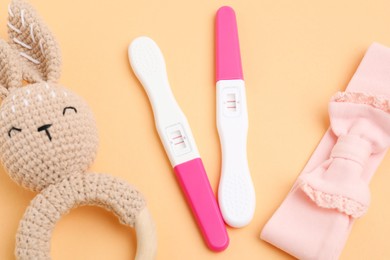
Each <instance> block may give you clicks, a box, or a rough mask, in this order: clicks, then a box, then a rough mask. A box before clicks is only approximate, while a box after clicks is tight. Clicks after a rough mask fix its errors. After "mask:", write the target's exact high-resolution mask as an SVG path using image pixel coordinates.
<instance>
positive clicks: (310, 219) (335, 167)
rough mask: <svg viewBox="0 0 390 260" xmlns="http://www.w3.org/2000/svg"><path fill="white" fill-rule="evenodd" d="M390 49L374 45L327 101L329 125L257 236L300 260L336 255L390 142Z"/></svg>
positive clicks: (367, 195)
mask: <svg viewBox="0 0 390 260" xmlns="http://www.w3.org/2000/svg"><path fill="white" fill-rule="evenodd" d="M389 98H390V49H389V48H386V47H384V46H382V45H379V44H376V43H374V44H372V45H371V47H370V48H369V49H368V51H367V53H366V55H365V57H364V58H363V60H362V62H361V64H360V66H359V68H358V70H357V72H356V73H355V75H354V76H353V78H352V80H351V82H350V83H349V85H348V87H347V90H346V92H339V93H337V94H336V95H335V96H334V97H333V98H332V99H331V101H330V104H329V117H330V124H331V126H330V129H329V130H328V131H327V132H326V133H325V135H324V137H323V138H322V140H321V142H320V144H319V145H318V147H317V149H316V150H315V152H314V153H313V155H312V157H311V158H310V160H309V162H308V163H307V165H306V167H305V168H304V170H303V171H302V173H301V175H300V176H299V178H298V180H297V181H296V182H295V184H294V186H293V188H292V190H291V191H290V193H289V194H288V196H287V198H286V199H285V200H284V202H283V203H282V205H281V206H280V207H279V208H278V209H277V211H276V212H275V213H274V215H273V216H272V218H271V219H270V220H269V221H268V223H267V224H266V225H265V227H264V229H263V231H262V234H261V238H262V239H264V240H265V241H267V242H269V243H271V244H273V245H275V246H276V247H278V248H280V249H282V250H284V251H286V252H287V253H289V254H291V255H293V256H295V257H297V258H299V259H327V260H328V259H337V258H338V257H339V256H340V254H341V251H342V249H343V247H344V244H345V242H346V240H347V238H348V234H349V232H350V230H351V227H352V224H353V222H354V221H355V219H356V218H359V217H361V216H363V215H364V214H365V213H366V211H367V208H368V206H369V203H370V190H369V187H368V184H369V181H370V179H371V177H372V176H373V174H374V172H375V170H376V169H377V167H378V165H379V163H380V162H381V160H382V158H383V157H384V155H385V153H386V151H387V148H388V147H389V146H390V101H389Z"/></svg>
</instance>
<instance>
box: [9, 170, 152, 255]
mask: <svg viewBox="0 0 390 260" xmlns="http://www.w3.org/2000/svg"><path fill="white" fill-rule="evenodd" d="M82 205H95V206H100V207H103V208H104V209H106V210H109V211H112V212H113V213H114V214H115V215H116V216H117V217H118V218H119V220H120V222H121V223H122V224H125V225H128V226H130V227H134V228H135V230H136V233H137V242H138V243H137V254H136V257H135V259H136V260H149V259H154V258H155V254H156V249H157V240H156V233H155V226H154V222H153V220H152V218H151V215H150V213H149V211H148V209H147V208H146V204H145V200H144V199H143V197H142V194H141V193H140V192H138V191H137V190H136V189H135V188H134V187H132V186H131V185H130V184H128V183H126V182H124V181H122V180H119V179H117V178H115V177H112V176H110V175H104V174H80V175H74V176H71V177H68V178H66V179H64V180H62V181H61V182H60V183H58V184H55V185H51V186H49V187H47V188H46V189H44V190H43V191H42V192H41V193H39V194H38V195H37V196H36V197H35V198H34V199H33V200H32V201H31V203H30V205H29V207H28V208H27V210H26V212H25V213H24V216H23V218H22V220H21V221H20V223H19V229H18V232H17V234H16V249H15V254H16V258H17V259H20V260H27V259H38V260H48V259H51V257H50V240H51V235H52V231H53V229H54V227H55V224H56V223H57V221H58V220H59V219H60V218H61V216H63V215H64V214H66V213H68V212H69V211H70V210H71V209H73V208H76V207H78V206H82Z"/></svg>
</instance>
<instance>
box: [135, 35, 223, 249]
mask: <svg viewBox="0 0 390 260" xmlns="http://www.w3.org/2000/svg"><path fill="white" fill-rule="evenodd" d="M129 60H130V64H131V67H132V68H133V70H134V73H135V74H136V76H137V77H138V79H139V81H140V82H141V83H142V85H143V87H144V88H145V90H146V93H147V94H148V97H149V100H150V102H151V104H152V107H153V113H154V119H155V122H156V127H157V131H158V133H159V135H160V139H161V141H162V143H163V145H164V148H165V151H166V153H167V154H168V157H169V160H170V162H171V164H172V167H173V169H174V171H175V174H176V177H177V179H178V181H179V183H180V185H181V188H182V190H183V192H184V194H185V197H186V198H187V201H188V203H189V205H190V207H191V209H192V212H193V214H194V216H195V218H196V220H197V222H198V226H199V228H200V230H201V232H202V234H203V237H204V239H205V241H206V244H207V246H208V247H209V248H210V249H211V250H214V251H222V250H224V249H225V248H226V247H227V246H228V245H229V237H228V235H227V231H226V227H225V224H224V222H223V219H222V216H221V212H220V210H219V208H218V204H217V201H216V199H215V196H214V194H213V191H212V189H211V186H210V183H209V180H208V178H207V175H206V171H205V169H204V167H203V163H202V160H201V159H200V156H199V152H198V149H197V147H196V144H195V140H194V137H193V136H192V133H191V129H190V126H189V124H188V122H187V119H186V117H185V116H184V113H183V112H182V111H181V109H180V107H179V105H178V104H177V102H176V100H175V98H174V96H173V94H172V91H171V88H170V86H169V82H168V76H167V72H166V66H165V60H164V57H163V55H162V53H161V51H160V48H159V47H158V46H157V44H156V43H155V42H154V41H153V40H152V39H150V38H148V37H139V38H137V39H135V40H134V41H133V42H132V43H131V44H130V46H129Z"/></svg>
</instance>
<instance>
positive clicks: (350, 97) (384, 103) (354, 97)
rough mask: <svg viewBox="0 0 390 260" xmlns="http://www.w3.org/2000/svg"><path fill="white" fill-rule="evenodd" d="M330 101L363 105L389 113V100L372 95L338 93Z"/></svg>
mask: <svg viewBox="0 0 390 260" xmlns="http://www.w3.org/2000/svg"><path fill="white" fill-rule="evenodd" d="M330 101H331V102H349V103H355V104H364V105H369V106H371V107H373V108H377V109H380V110H382V111H385V112H387V113H390V100H389V99H388V98H387V97H385V96H378V95H372V94H370V93H364V92H348V91H346V92H342V91H339V92H337V93H336V94H335V95H334V96H333V97H332V98H331V100H330Z"/></svg>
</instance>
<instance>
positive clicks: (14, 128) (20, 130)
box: [8, 127, 22, 138]
mask: <svg viewBox="0 0 390 260" xmlns="http://www.w3.org/2000/svg"><path fill="white" fill-rule="evenodd" d="M12 132H22V129H20V128H16V127H12V128H11V129H10V130H9V131H8V136H9V137H10V138H11V134H12Z"/></svg>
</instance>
